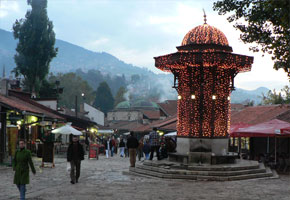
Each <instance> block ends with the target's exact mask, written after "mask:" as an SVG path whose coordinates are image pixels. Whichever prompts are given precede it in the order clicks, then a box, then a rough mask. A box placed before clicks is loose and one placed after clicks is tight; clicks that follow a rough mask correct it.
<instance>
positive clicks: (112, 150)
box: [111, 136, 116, 157]
mask: <svg viewBox="0 0 290 200" xmlns="http://www.w3.org/2000/svg"><path fill="white" fill-rule="evenodd" d="M111 144H112V145H111V156H112V157H113V156H114V152H115V146H116V141H115V138H114V136H112V137H111Z"/></svg>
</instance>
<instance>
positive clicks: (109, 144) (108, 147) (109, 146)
mask: <svg viewBox="0 0 290 200" xmlns="http://www.w3.org/2000/svg"><path fill="white" fill-rule="evenodd" d="M104 146H105V149H106V157H107V158H109V155H110V154H111V149H112V141H111V140H110V137H108V138H107V139H105V140H104Z"/></svg>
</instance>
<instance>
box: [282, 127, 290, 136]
mask: <svg viewBox="0 0 290 200" xmlns="http://www.w3.org/2000/svg"><path fill="white" fill-rule="evenodd" d="M280 131H281V135H290V127H286V128H281V129H280Z"/></svg>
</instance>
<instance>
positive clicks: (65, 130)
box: [51, 124, 82, 135]
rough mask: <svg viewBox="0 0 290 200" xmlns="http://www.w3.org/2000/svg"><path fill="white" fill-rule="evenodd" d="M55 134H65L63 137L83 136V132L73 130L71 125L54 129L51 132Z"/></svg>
mask: <svg viewBox="0 0 290 200" xmlns="http://www.w3.org/2000/svg"><path fill="white" fill-rule="evenodd" d="M51 132H52V133H54V134H63V135H69V134H73V135H82V132H80V131H78V130H77V129H75V128H73V127H72V126H71V125H70V124H66V125H64V126H62V127H59V128H57V129H54V130H53V131H51Z"/></svg>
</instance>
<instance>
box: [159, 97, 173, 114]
mask: <svg viewBox="0 0 290 200" xmlns="http://www.w3.org/2000/svg"><path fill="white" fill-rule="evenodd" d="M158 105H159V107H160V109H161V110H162V111H163V112H164V113H165V114H166V115H167V116H173V115H175V114H176V113H177V100H166V101H165V102H163V103H158Z"/></svg>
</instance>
